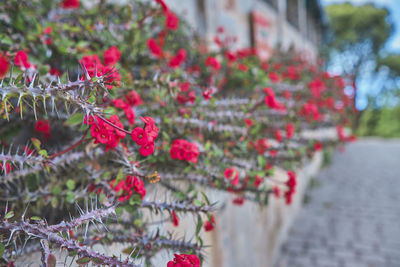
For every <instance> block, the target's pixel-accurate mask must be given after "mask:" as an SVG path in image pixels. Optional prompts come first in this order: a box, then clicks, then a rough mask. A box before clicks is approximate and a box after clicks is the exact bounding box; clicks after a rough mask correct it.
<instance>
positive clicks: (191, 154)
mask: <svg viewBox="0 0 400 267" xmlns="http://www.w3.org/2000/svg"><path fill="white" fill-rule="evenodd" d="M169 154H170V155H171V159H179V160H186V161H189V162H193V163H196V162H197V158H198V157H199V154H200V153H199V149H198V147H197V145H196V144H195V143H190V142H188V141H186V140H184V139H175V140H174V142H173V143H172V146H171V149H170V150H169Z"/></svg>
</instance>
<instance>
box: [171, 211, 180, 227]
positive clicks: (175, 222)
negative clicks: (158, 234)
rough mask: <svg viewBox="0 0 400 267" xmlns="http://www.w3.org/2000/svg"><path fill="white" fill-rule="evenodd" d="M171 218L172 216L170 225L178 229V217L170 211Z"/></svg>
mask: <svg viewBox="0 0 400 267" xmlns="http://www.w3.org/2000/svg"><path fill="white" fill-rule="evenodd" d="M171 216H172V225H173V226H175V227H178V225H179V218H178V216H176V213H175V211H172V212H171Z"/></svg>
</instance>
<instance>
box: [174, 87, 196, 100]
mask: <svg viewBox="0 0 400 267" xmlns="http://www.w3.org/2000/svg"><path fill="white" fill-rule="evenodd" d="M190 86H191V85H190V83H189V82H182V83H179V88H180V92H179V93H178V94H177V95H176V101H178V103H179V104H186V103H187V102H190V103H192V104H193V103H194V101H196V94H195V93H194V91H193V90H192V91H190Z"/></svg>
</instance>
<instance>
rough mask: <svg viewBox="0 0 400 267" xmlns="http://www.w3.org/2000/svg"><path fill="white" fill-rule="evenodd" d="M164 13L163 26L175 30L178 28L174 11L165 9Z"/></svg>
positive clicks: (177, 20)
mask: <svg viewBox="0 0 400 267" xmlns="http://www.w3.org/2000/svg"><path fill="white" fill-rule="evenodd" d="M164 14H165V27H166V28H168V29H170V30H177V29H178V28H179V19H178V17H177V16H176V15H175V13H174V12H172V11H170V10H167V11H166V12H164Z"/></svg>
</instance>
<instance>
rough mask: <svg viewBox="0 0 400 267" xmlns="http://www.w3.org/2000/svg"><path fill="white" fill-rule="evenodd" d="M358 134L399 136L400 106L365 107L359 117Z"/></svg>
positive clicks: (386, 136) (385, 136)
mask: <svg viewBox="0 0 400 267" xmlns="http://www.w3.org/2000/svg"><path fill="white" fill-rule="evenodd" d="M358 135H360V136H379V137H384V138H396V137H400V107H392V108H389V107H385V108H382V109H367V110H366V111H365V112H364V113H363V116H362V117H361V122H360V127H359V129H358Z"/></svg>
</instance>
